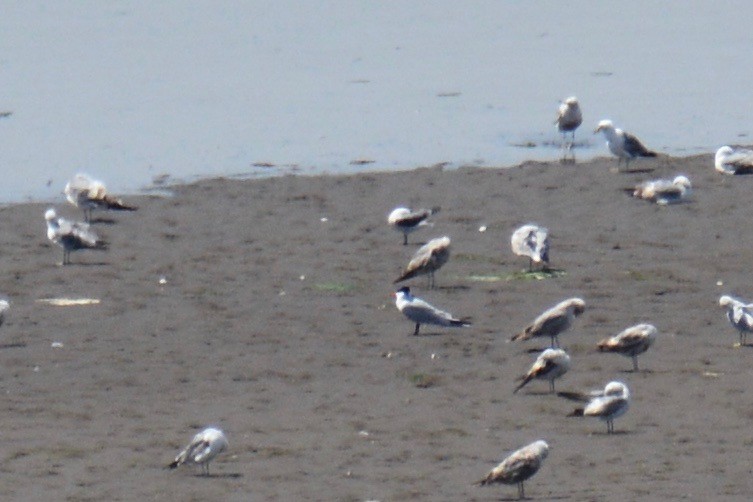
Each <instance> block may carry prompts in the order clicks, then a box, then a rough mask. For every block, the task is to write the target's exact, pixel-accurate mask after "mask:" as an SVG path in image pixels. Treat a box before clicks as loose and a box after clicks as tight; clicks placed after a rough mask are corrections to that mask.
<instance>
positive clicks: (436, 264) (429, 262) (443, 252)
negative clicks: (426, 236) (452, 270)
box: [393, 236, 450, 289]
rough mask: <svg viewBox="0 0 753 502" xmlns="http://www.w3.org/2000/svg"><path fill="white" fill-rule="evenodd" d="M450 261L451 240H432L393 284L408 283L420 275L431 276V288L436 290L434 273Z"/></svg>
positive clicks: (417, 253)
mask: <svg viewBox="0 0 753 502" xmlns="http://www.w3.org/2000/svg"><path fill="white" fill-rule="evenodd" d="M449 259H450V238H449V237H447V236H444V237H439V238H437V239H432V240H430V241H429V242H427V243H426V244H424V245H423V246H421V247H420V248H418V251H416V253H415V254H414V255H413V258H411V260H410V262H408V266H407V267H405V270H404V271H403V273H402V274H401V275H400V277H398V278H397V279H395V280H394V281H393V284H397V283H398V282H403V281H407V280H408V279H412V278H413V277H416V276H418V275H424V274H426V275H428V276H429V288H432V289H433V288H434V272H435V271H437V270H439V269H440V268H441V267H442V265H444V264H445V263H447V260H449Z"/></svg>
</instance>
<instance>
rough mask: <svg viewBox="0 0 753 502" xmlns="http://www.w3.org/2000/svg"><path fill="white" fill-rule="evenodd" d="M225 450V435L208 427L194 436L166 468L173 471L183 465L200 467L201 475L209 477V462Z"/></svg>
mask: <svg viewBox="0 0 753 502" xmlns="http://www.w3.org/2000/svg"><path fill="white" fill-rule="evenodd" d="M226 448H227V438H226V437H225V434H224V433H223V432H222V431H221V430H219V429H215V428H213V427H209V428H207V429H204V430H203V431H201V432H199V433H198V434H196V435H195V436H194V437H193V439H192V440H191V442H190V443H189V445H188V446H186V447H185V448H184V449H183V450H182V451H181V452H180V453H178V456H177V457H175V460H174V461H173V462H172V463H170V465H168V467H169V468H170V469H175V468H176V467H178V466H179V465H183V464H196V465H201V467H202V471H203V473H204V474H205V475H206V476H209V462H211V461H212V459H213V458H214V457H216V456H217V455H219V454H220V453H222V452H223V451H225V449H226Z"/></svg>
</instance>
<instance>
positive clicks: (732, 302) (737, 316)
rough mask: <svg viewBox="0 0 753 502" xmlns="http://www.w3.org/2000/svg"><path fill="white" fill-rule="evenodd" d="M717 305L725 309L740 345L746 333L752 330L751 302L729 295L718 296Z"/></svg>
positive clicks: (743, 342) (752, 311) (752, 312)
mask: <svg viewBox="0 0 753 502" xmlns="http://www.w3.org/2000/svg"><path fill="white" fill-rule="evenodd" d="M719 306H721V307H724V308H726V309H727V319H729V322H730V324H732V327H734V328H735V329H736V330H737V331H738V333H739V334H740V346H743V345H745V339H746V338H747V334H748V333H749V332H751V331H753V304H747V305H746V304H745V303H743V302H741V301H740V300H738V299H737V298H733V297H731V296H729V295H724V296H722V297H721V298H719Z"/></svg>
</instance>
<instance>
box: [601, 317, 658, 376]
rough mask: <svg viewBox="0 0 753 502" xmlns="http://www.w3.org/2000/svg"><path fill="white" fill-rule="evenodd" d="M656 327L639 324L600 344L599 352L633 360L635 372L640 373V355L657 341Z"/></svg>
mask: <svg viewBox="0 0 753 502" xmlns="http://www.w3.org/2000/svg"><path fill="white" fill-rule="evenodd" d="M656 333H657V330H656V327H655V326H653V325H652V324H637V325H635V326H631V327H629V328H627V329H625V330H624V331H622V332H621V333H619V334H617V335H615V336H612V337H610V338H605V339H604V340H602V341H600V342H599V345H598V347H599V351H601V352H614V353H616V354H620V355H622V356H625V357H631V358H632V359H633V371H638V354H643V353H644V352H646V351H647V350H648V348H649V347H651V345H653V343H654V340H655V339H656Z"/></svg>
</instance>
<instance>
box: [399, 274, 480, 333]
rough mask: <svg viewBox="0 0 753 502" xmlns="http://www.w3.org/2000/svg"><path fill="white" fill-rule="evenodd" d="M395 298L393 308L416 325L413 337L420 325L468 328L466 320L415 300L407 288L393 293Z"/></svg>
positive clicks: (422, 301) (419, 299) (420, 300)
mask: <svg viewBox="0 0 753 502" xmlns="http://www.w3.org/2000/svg"><path fill="white" fill-rule="evenodd" d="M393 296H394V297H395V306H396V307H397V309H398V310H399V311H400V312H402V313H403V315H404V316H405V317H407V318H408V319H410V320H411V321H413V322H414V323H416V330H415V331H414V332H413V335H414V336H415V335H418V330H419V328H420V327H421V325H422V324H434V325H436V326H446V327H448V326H451V327H456V328H462V327H466V326H470V325H471V323H470V322H469V321H468V320H467V319H458V318H456V317H455V316H453V315H452V314H450V313H449V312H445V311H443V310H439V309H438V308H436V307H435V306H433V305H430V304H429V303H427V302H425V301H424V300H422V299H421V298H416V297H415V296H413V295H411V294H410V288H409V287H407V286H406V287H403V288H400V289H398V290H397V291H396V292H395V293H393Z"/></svg>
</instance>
